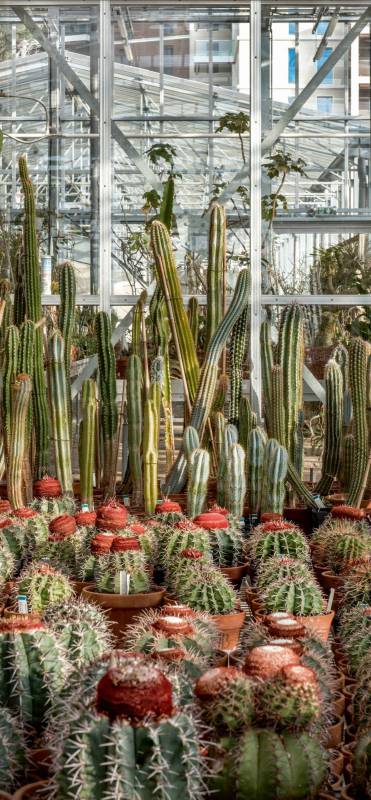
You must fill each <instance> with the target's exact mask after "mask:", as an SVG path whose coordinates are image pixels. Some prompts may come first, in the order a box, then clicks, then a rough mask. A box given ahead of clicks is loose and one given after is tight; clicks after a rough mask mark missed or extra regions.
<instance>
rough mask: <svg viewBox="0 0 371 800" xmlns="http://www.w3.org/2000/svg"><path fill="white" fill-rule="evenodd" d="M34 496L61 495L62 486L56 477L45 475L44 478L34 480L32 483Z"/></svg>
mask: <svg viewBox="0 0 371 800" xmlns="http://www.w3.org/2000/svg"><path fill="white" fill-rule="evenodd" d="M33 493H34V497H61V495H62V487H61V484H60V483H59V481H58V480H57V478H50V477H49V475H45V476H44V478H40V480H38V481H35V483H34V485H33Z"/></svg>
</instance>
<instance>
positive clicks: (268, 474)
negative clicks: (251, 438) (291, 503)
mask: <svg viewBox="0 0 371 800" xmlns="http://www.w3.org/2000/svg"><path fill="white" fill-rule="evenodd" d="M287 465H288V455H287V450H286V448H285V447H282V445H280V444H279V443H278V442H277V440H276V439H268V441H267V444H266V446H265V451H264V463H263V480H262V487H263V489H262V501H261V513H262V514H265V513H272V514H282V513H283V504H284V499H285V479H286V475H287Z"/></svg>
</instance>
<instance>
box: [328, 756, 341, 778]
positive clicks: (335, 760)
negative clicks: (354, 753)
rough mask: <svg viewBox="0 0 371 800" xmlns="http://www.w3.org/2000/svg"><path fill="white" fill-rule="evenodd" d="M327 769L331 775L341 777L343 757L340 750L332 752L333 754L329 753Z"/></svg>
mask: <svg viewBox="0 0 371 800" xmlns="http://www.w3.org/2000/svg"><path fill="white" fill-rule="evenodd" d="M329 767H330V771H331V772H332V774H333V775H337V776H340V775H342V773H343V769H344V756H343V753H342V752H341V751H340V750H334V751H333V753H331V756H330V762H329Z"/></svg>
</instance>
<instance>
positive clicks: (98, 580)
mask: <svg viewBox="0 0 371 800" xmlns="http://www.w3.org/2000/svg"><path fill="white" fill-rule="evenodd" d="M123 571H124V572H128V573H129V574H130V585H129V594H139V593H141V592H149V590H150V578H149V574H148V571H147V561H146V557H145V555H144V552H143V551H142V550H141V549H140V548H139V549H135V550H129V549H128V550H123V551H118V552H111V553H108V554H107V555H102V556H97V558H96V560H95V566H94V580H95V586H96V589H97V591H98V592H109V593H110V594H120V593H121V589H120V572H123Z"/></svg>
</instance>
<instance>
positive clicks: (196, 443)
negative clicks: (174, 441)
mask: <svg viewBox="0 0 371 800" xmlns="http://www.w3.org/2000/svg"><path fill="white" fill-rule="evenodd" d="M183 444H184V452H185V455H186V459H187V462H188V463H189V459H190V457H191V455H192V453H193V451H194V450H197V448H198V447H200V437H199V435H198V433H197V431H196V430H195V429H194V428H192V427H191V426H190V425H188V426H187V427H186V428H185V430H184V435H183Z"/></svg>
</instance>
